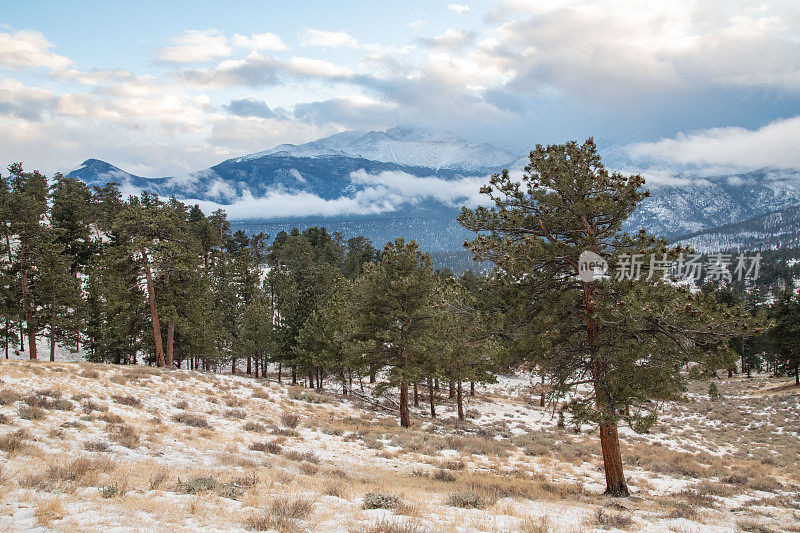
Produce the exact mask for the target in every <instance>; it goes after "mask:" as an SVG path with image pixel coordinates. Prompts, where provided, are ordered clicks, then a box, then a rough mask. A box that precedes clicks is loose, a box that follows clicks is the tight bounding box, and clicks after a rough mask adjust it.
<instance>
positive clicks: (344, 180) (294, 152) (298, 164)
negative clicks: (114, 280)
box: [67, 128, 519, 204]
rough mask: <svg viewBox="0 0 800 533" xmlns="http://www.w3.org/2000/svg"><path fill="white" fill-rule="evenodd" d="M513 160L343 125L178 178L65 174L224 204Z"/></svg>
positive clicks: (91, 165) (482, 169)
mask: <svg viewBox="0 0 800 533" xmlns="http://www.w3.org/2000/svg"><path fill="white" fill-rule="evenodd" d="M518 159H519V155H517V154H512V153H510V152H507V151H505V150H503V149H500V148H496V147H494V146H492V145H489V144H475V143H470V142H468V141H465V140H464V139H461V138H459V137H456V136H455V135H452V134H441V133H439V134H436V133H430V132H426V131H423V130H415V129H409V128H394V129H390V130H387V131H385V132H379V131H370V132H366V133H365V132H356V131H348V132H344V133H339V134H336V135H333V136H331V137H327V138H324V139H320V140H318V141H314V142H310V143H306V144H301V145H290V144H282V145H279V146H276V147H274V148H272V149H270V150H266V151H263V152H258V153H255V154H250V155H246V156H242V157H236V158H232V159H228V160H226V161H223V162H222V163H219V164H218V165H214V166H213V167H210V168H208V169H205V170H201V171H199V172H193V173H190V174H187V175H184V176H174V177H165V178H142V177H140V176H135V175H133V174H129V173H127V172H125V171H123V170H121V169H119V168H117V167H115V166H113V165H111V164H109V163H105V162H103V161H99V160H97V159H89V160H87V161H84V162H83V163H82V164H81V166H79V167H78V168H76V169H75V170H73V171H72V172H69V173H68V174H67V176H68V177H74V178H77V179H80V180H82V181H84V182H86V183H88V184H91V185H97V184H102V183H106V182H109V181H115V182H118V183H120V185H122V186H130V187H131V188H148V189H149V190H151V191H154V192H157V193H158V194H160V195H162V196H172V195H175V196H177V197H179V198H192V199H199V200H211V201H215V202H218V203H222V204H229V203H232V202H234V201H235V200H236V199H238V198H241V197H242V196H243V195H250V196H253V197H256V198H258V197H261V196H264V195H265V194H267V193H269V192H276V191H283V192H290V193H299V192H307V193H310V194H314V195H316V196H319V197H320V198H323V199H327V200H330V199H335V198H340V197H342V196H351V195H353V194H354V193H355V192H357V191H358V190H362V189H364V188H366V187H367V186H368V185H371V184H373V183H358V182H356V181H354V180H353V178H352V173H354V172H358V171H364V172H366V173H367V174H368V175H379V174H380V173H382V172H402V173H405V174H409V175H411V176H416V177H437V178H441V179H445V180H455V179H458V178H462V177H465V176H485V175H488V174H491V173H493V172H498V171H500V170H501V169H503V168H506V167H508V166H509V165H511V164H512V163H513V162H514V161H516V160H518Z"/></svg>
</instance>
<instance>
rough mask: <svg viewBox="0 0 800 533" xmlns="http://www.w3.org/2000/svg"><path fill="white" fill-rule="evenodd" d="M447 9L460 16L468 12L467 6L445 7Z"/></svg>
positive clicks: (451, 5) (453, 5) (452, 5)
mask: <svg viewBox="0 0 800 533" xmlns="http://www.w3.org/2000/svg"><path fill="white" fill-rule="evenodd" d="M447 9H450V10H452V11H455V12H456V13H458V14H459V15H460V14H461V13H466V12H467V11H469V4H450V5H448V6H447Z"/></svg>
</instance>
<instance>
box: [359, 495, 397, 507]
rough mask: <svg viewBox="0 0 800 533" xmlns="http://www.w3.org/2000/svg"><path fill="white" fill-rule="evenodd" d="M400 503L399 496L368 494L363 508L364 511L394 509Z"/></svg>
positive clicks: (365, 496)
mask: <svg viewBox="0 0 800 533" xmlns="http://www.w3.org/2000/svg"><path fill="white" fill-rule="evenodd" d="M398 503H400V499H399V498H398V497H397V496H393V495H391V494H380V493H376V492H368V493H366V494H364V503H363V504H362V505H361V507H362V508H363V509H394V508H395V507H397V504H398Z"/></svg>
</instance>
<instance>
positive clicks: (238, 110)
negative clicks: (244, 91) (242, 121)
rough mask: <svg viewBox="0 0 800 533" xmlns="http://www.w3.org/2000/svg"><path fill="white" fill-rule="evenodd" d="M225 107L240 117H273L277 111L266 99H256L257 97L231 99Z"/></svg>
mask: <svg viewBox="0 0 800 533" xmlns="http://www.w3.org/2000/svg"><path fill="white" fill-rule="evenodd" d="M224 107H225V109H226V110H227V111H228V113H230V114H231V115H236V116H239V117H260V118H273V117H274V116H275V113H274V112H273V111H272V110H271V109H270V108H269V106H268V105H267V104H266V103H265V102H264V101H262V100H256V99H255V98H242V99H240V100H231V101H230V103H229V104H228V105H226V106H224Z"/></svg>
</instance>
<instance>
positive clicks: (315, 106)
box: [294, 95, 398, 128]
mask: <svg viewBox="0 0 800 533" xmlns="http://www.w3.org/2000/svg"><path fill="white" fill-rule="evenodd" d="M397 111H398V106H397V104H395V103H389V102H379V101H377V100H374V99H372V98H368V97H366V96H360V95H354V96H345V97H338V98H331V99H328V100H324V101H319V102H310V103H304V104H298V105H296V106H295V108H294V116H295V117H297V118H298V119H300V120H304V121H307V122H311V123H313V124H329V123H334V124H347V126H348V127H350V128H353V127H355V128H359V127H362V126H363V127H374V126H375V125H376V124H378V125H383V126H384V127H389V126H391V125H392V124H394V123H395V121H396V115H397Z"/></svg>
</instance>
